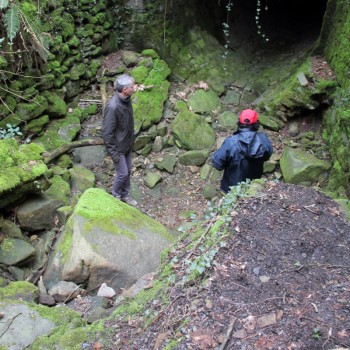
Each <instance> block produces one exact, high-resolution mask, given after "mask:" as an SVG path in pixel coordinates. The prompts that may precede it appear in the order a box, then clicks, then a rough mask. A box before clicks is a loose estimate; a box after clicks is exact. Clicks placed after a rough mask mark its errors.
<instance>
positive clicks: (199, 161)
mask: <svg viewBox="0 0 350 350" xmlns="http://www.w3.org/2000/svg"><path fill="white" fill-rule="evenodd" d="M208 156H209V150H195V151H188V152H185V153H183V154H181V155H180V157H179V163H180V164H182V165H186V166H190V165H197V166H199V165H203V164H204V163H205V162H206V160H207V159H208Z"/></svg>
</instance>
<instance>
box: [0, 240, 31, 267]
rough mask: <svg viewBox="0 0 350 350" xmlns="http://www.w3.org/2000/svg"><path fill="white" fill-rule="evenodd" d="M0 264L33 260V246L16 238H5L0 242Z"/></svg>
mask: <svg viewBox="0 0 350 350" xmlns="http://www.w3.org/2000/svg"><path fill="white" fill-rule="evenodd" d="M0 248H1V249H0V264H4V265H8V266H11V265H17V264H24V263H26V262H29V261H30V260H33V259H34V257H35V252H36V251H35V248H34V247H33V246H32V245H30V244H29V243H27V242H25V241H22V240H21V239H17V238H5V239H4V240H3V241H2V242H1V244H0Z"/></svg>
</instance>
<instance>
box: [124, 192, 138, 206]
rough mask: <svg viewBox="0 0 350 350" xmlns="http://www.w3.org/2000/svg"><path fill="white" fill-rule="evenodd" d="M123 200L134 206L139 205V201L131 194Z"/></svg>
mask: <svg viewBox="0 0 350 350" xmlns="http://www.w3.org/2000/svg"><path fill="white" fill-rule="evenodd" d="M122 201H123V202H124V203H126V204H129V205H131V206H133V207H136V205H137V202H136V201H135V199H133V198H131V196H130V195H127V196H125V197H123V198H122Z"/></svg>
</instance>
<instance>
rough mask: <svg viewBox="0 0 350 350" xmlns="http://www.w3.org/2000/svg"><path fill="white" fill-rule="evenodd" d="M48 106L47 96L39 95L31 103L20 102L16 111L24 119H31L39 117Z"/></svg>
mask: <svg viewBox="0 0 350 350" xmlns="http://www.w3.org/2000/svg"><path fill="white" fill-rule="evenodd" d="M47 108H48V102H47V100H46V98H45V97H44V96H42V95H39V96H37V97H36V98H35V99H34V100H33V101H32V102H30V103H18V104H17V106H16V110H15V112H16V114H17V115H18V116H19V117H20V118H21V120H22V121H29V120H31V119H34V118H36V117H39V116H40V115H41V114H43V113H44V111H45V110H47Z"/></svg>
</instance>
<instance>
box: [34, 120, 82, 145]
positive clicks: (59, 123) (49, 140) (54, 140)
mask: <svg viewBox="0 0 350 350" xmlns="http://www.w3.org/2000/svg"><path fill="white" fill-rule="evenodd" d="M80 128H81V125H80V120H79V118H77V117H76V116H75V115H72V114H68V115H67V117H66V118H65V119H64V120H55V121H53V122H51V123H50V125H49V127H48V128H47V129H46V131H45V133H44V135H42V136H40V137H37V138H35V139H33V142H35V143H37V144H41V145H42V146H43V147H44V148H45V149H46V150H47V151H52V150H54V149H57V148H58V147H60V146H62V145H64V144H67V143H69V142H71V141H72V140H73V139H74V138H75V137H76V135H77V133H78V132H79V130H80Z"/></svg>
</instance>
